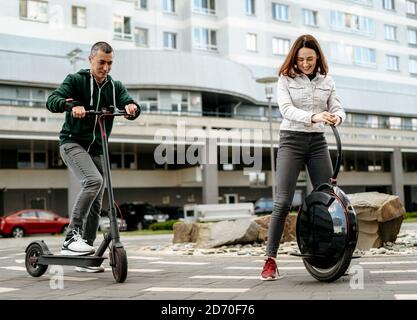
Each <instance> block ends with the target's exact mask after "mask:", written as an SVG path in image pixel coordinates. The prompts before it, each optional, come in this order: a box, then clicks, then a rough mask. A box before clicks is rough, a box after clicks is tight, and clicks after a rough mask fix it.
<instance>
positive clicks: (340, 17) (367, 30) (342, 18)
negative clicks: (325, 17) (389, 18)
mask: <svg viewBox="0 0 417 320" xmlns="http://www.w3.org/2000/svg"><path fill="white" fill-rule="evenodd" d="M330 25H331V27H332V28H333V29H335V30H340V31H344V32H354V33H360V34H365V35H372V34H374V33H375V24H374V20H373V19H371V18H368V17H364V16H357V15H353V14H350V13H345V12H340V11H331V12H330Z"/></svg>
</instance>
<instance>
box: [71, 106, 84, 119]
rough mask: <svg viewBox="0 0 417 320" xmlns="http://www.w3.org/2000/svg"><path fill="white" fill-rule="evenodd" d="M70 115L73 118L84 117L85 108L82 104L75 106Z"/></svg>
mask: <svg viewBox="0 0 417 320" xmlns="http://www.w3.org/2000/svg"><path fill="white" fill-rule="evenodd" d="M72 116H73V117H74V118H84V117H85V109H84V107H82V106H76V107H73V108H72Z"/></svg>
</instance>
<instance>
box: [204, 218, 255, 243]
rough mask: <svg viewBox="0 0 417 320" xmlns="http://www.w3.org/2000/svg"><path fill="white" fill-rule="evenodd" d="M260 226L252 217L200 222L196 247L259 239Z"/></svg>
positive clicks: (251, 241) (249, 241)
mask: <svg viewBox="0 0 417 320" xmlns="http://www.w3.org/2000/svg"><path fill="white" fill-rule="evenodd" d="M259 229H260V226H259V225H258V224H257V223H256V222H254V221H253V220H251V219H237V220H233V221H220V222H216V223H202V224H199V235H198V239H197V244H196V247H198V248H215V247H220V246H223V245H231V244H245V243H253V242H255V241H257V239H258V234H259Z"/></svg>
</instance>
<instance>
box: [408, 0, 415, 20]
mask: <svg viewBox="0 0 417 320" xmlns="http://www.w3.org/2000/svg"><path fill="white" fill-rule="evenodd" d="M406 3H407V14H409V15H413V16H415V15H417V1H411V0H407V1H406Z"/></svg>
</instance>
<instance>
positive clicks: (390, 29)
mask: <svg viewBox="0 0 417 320" xmlns="http://www.w3.org/2000/svg"><path fill="white" fill-rule="evenodd" d="M384 29H385V40H393V41H395V40H397V27H395V26H390V25H388V24H386V25H385V26H384Z"/></svg>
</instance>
